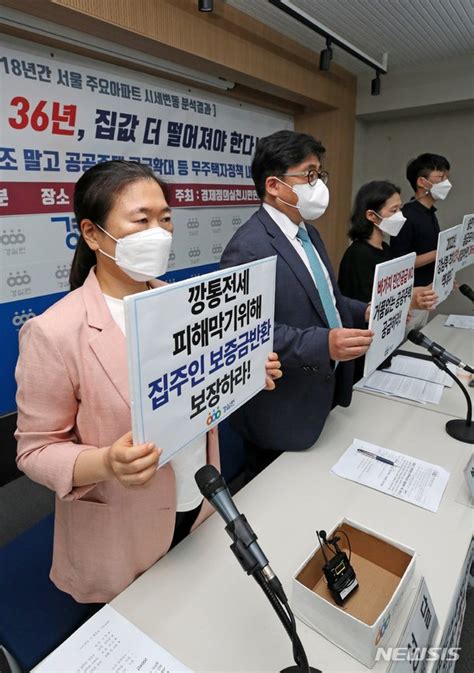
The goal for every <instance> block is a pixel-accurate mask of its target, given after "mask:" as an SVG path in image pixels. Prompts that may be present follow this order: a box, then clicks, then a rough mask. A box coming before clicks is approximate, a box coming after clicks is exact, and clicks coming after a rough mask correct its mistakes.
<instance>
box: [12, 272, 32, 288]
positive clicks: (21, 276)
mask: <svg viewBox="0 0 474 673" xmlns="http://www.w3.org/2000/svg"><path fill="white" fill-rule="evenodd" d="M30 283H31V276H30V274H29V273H27V272H26V271H23V272H21V271H17V272H16V273H13V271H10V273H9V274H8V278H7V285H8V287H19V286H20V285H29V284H30Z"/></svg>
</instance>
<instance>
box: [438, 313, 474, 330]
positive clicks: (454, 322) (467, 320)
mask: <svg viewBox="0 0 474 673" xmlns="http://www.w3.org/2000/svg"><path fill="white" fill-rule="evenodd" d="M444 324H445V325H446V326H447V327H461V328H462V329H474V316H472V315H448V317H447V318H446V322H445V323H444Z"/></svg>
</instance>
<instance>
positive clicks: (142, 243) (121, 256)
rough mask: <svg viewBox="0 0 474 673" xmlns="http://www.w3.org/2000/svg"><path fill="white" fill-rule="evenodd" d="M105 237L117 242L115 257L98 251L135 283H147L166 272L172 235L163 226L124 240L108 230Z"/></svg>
mask: <svg viewBox="0 0 474 673" xmlns="http://www.w3.org/2000/svg"><path fill="white" fill-rule="evenodd" d="M96 226H97V227H99V229H100V230H101V231H103V232H104V234H107V236H108V237H109V238H111V239H112V240H113V241H115V242H116V243H117V245H116V247H115V257H112V255H109V254H108V253H106V252H104V251H103V250H101V249H100V248H99V252H101V253H102V254H103V255H105V256H106V257H108V258H109V259H113V260H114V262H115V263H116V264H117V266H119V267H120V268H121V269H122V270H123V271H125V273H126V274H127V275H128V276H130V278H132V279H133V280H136V281H141V282H145V281H147V280H153V279H154V278H158V276H162V275H163V274H164V273H166V270H167V268H168V258H169V254H170V248H171V242H172V240H173V236H172V235H171V234H170V232H169V231H166V229H163V228H162V227H153V228H152V229H145V230H144V231H137V232H136V233H134V234H128V236H124V237H123V238H115V237H114V236H112V235H111V234H109V232H108V231H105V229H103V228H102V227H101V226H100V225H99V224H97V225H96Z"/></svg>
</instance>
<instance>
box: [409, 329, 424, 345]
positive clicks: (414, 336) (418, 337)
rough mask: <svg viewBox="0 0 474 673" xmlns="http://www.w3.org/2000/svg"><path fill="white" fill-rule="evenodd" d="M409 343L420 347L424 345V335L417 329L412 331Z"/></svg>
mask: <svg viewBox="0 0 474 673" xmlns="http://www.w3.org/2000/svg"><path fill="white" fill-rule="evenodd" d="M407 339H408V341H411V342H412V343H414V344H418V346H420V345H421V344H422V343H423V334H422V333H421V332H419V331H418V330H417V329H412V330H410V331H409V332H408V334H407Z"/></svg>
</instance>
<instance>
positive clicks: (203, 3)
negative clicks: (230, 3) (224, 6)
mask: <svg viewBox="0 0 474 673" xmlns="http://www.w3.org/2000/svg"><path fill="white" fill-rule="evenodd" d="M198 9H199V11H200V12H212V11H214V0H198Z"/></svg>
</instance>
